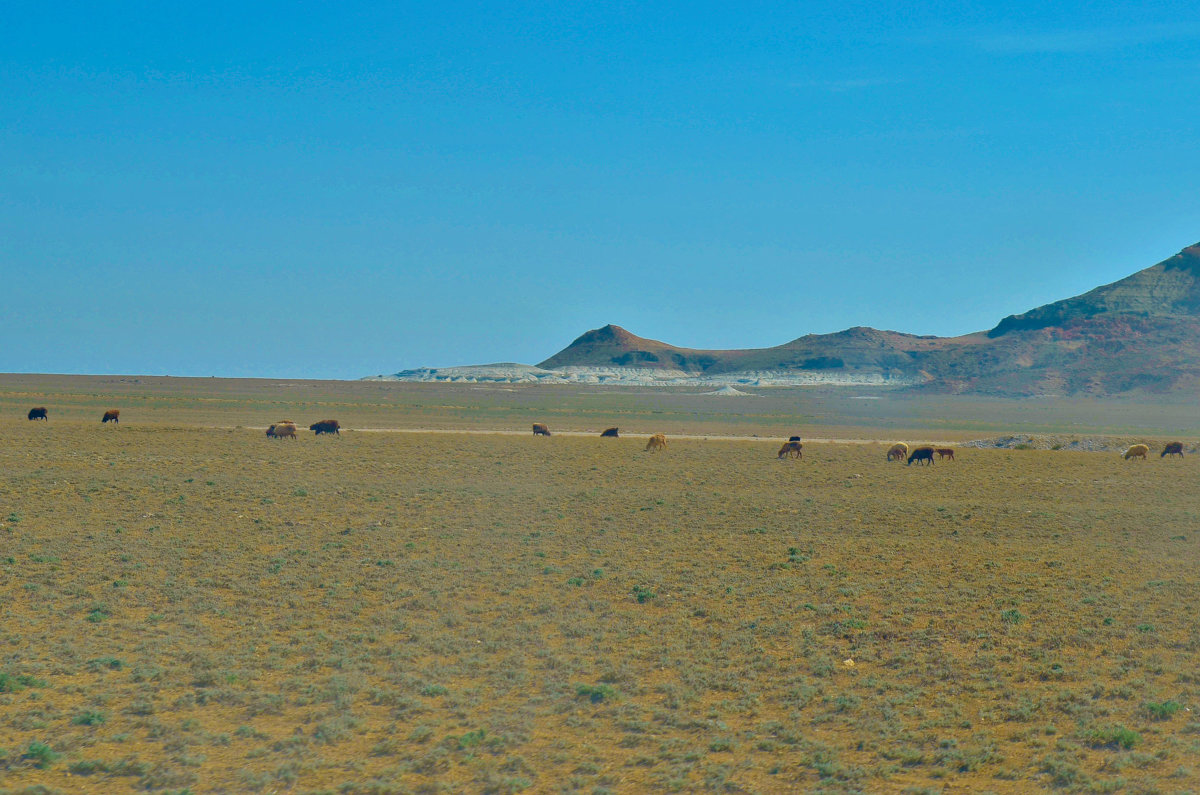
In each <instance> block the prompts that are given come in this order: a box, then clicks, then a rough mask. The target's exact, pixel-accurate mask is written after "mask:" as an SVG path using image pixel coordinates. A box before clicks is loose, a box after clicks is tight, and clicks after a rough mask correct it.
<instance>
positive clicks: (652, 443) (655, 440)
mask: <svg viewBox="0 0 1200 795" xmlns="http://www.w3.org/2000/svg"><path fill="white" fill-rule="evenodd" d="M666 448H667V437H666V435H665V434H661V433H656V434H654V435H653V436H651V437H650V440H649V441H648V442H646V449H647V450H665V449H666Z"/></svg>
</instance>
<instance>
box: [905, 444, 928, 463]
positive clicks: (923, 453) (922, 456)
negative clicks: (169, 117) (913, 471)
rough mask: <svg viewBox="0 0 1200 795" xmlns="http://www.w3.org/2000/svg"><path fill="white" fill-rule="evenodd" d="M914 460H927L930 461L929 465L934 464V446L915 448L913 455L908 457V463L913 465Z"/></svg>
mask: <svg viewBox="0 0 1200 795" xmlns="http://www.w3.org/2000/svg"><path fill="white" fill-rule="evenodd" d="M913 461H917V462H921V461H926V462H928V466H933V448H932V447H918V448H916V449H914V450H913V451H912V455H910V456H909V457H908V465H909V466H912V462H913Z"/></svg>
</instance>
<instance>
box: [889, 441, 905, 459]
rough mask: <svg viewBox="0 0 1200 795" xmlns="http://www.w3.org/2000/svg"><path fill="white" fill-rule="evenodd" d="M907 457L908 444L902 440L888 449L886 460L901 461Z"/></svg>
mask: <svg viewBox="0 0 1200 795" xmlns="http://www.w3.org/2000/svg"><path fill="white" fill-rule="evenodd" d="M906 458H908V445H906V444H905V443H904V442H896V443H895V444H894V445H892V446H891V447H890V448H889V449H888V453H887V460H888V461H903V460H904V459H906Z"/></svg>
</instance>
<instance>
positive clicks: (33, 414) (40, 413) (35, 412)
mask: <svg viewBox="0 0 1200 795" xmlns="http://www.w3.org/2000/svg"><path fill="white" fill-rule="evenodd" d="M29 419H31V420H46V422H49V421H50V419H49V418H48V417H47V416H46V407H45V406H38V407H37V408H36V409H30V410H29Z"/></svg>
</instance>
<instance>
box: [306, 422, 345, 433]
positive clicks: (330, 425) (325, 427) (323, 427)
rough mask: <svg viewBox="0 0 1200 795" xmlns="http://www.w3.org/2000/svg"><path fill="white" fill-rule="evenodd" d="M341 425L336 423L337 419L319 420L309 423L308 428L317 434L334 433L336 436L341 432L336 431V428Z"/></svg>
mask: <svg viewBox="0 0 1200 795" xmlns="http://www.w3.org/2000/svg"><path fill="white" fill-rule="evenodd" d="M341 427H342V426H341V425H338V421H337V420H321V421H320V422H314V423H313V424H312V425H309V426H308V429H309V430H310V431H313V432H315V433H316V434H317V436H320V435H321V434H323V433H334V434H337V435H338V436H341V434H340V433H338V428H341Z"/></svg>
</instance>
